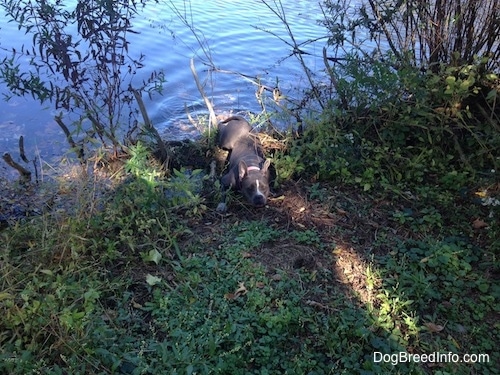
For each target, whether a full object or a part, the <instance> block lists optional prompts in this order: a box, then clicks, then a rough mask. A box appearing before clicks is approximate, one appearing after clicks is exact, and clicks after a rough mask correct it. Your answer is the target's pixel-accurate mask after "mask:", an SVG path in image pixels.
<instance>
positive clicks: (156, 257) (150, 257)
mask: <svg viewBox="0 0 500 375" xmlns="http://www.w3.org/2000/svg"><path fill="white" fill-rule="evenodd" d="M161 258H162V255H161V253H160V252H159V251H158V250H156V249H154V250H150V251H149V253H147V254H146V253H142V260H144V261H145V262H155V263H156V264H159V263H160V260H161Z"/></svg>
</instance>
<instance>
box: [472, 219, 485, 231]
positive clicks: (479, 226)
mask: <svg viewBox="0 0 500 375" xmlns="http://www.w3.org/2000/svg"><path fill="white" fill-rule="evenodd" d="M487 226H488V224H486V223H485V222H484V221H483V220H481V219H476V220H474V221H473V222H472V227H473V228H474V229H482V228H486V227H487Z"/></svg>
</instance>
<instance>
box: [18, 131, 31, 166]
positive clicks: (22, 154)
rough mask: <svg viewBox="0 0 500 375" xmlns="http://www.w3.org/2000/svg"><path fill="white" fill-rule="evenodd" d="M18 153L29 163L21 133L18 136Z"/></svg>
mask: <svg viewBox="0 0 500 375" xmlns="http://www.w3.org/2000/svg"><path fill="white" fill-rule="evenodd" d="M19 154H20V155H21V159H23V161H24V162H25V163H29V160H28V158H27V157H26V154H25V153H24V137H23V136H22V135H21V136H20V137H19Z"/></svg>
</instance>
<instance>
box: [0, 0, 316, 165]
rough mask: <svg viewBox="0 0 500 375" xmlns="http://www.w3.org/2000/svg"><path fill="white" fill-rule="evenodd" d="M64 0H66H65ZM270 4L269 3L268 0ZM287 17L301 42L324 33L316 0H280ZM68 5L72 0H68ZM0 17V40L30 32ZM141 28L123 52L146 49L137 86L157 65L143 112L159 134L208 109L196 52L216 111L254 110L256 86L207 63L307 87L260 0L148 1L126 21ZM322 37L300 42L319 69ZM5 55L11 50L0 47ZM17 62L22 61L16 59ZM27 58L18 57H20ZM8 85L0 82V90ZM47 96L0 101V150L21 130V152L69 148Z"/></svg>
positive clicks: (23, 39)
mask: <svg viewBox="0 0 500 375" xmlns="http://www.w3.org/2000/svg"><path fill="white" fill-rule="evenodd" d="M68 3H70V2H68ZM268 3H270V4H273V6H274V2H272V1H268ZM282 4H283V7H284V9H285V12H286V17H287V21H288V23H289V25H290V26H291V29H292V31H293V33H294V35H295V37H296V39H297V41H298V42H299V43H302V42H306V41H308V40H314V39H317V38H322V37H324V36H325V35H326V31H325V30H324V28H323V27H322V26H319V25H318V23H317V20H318V19H320V18H321V11H320V6H319V4H318V3H317V2H315V1H308V0H282ZM172 5H173V6H175V7H176V8H177V9H178V10H180V11H181V13H182V14H185V15H186V16H187V18H188V19H189V22H190V24H191V26H192V27H193V29H194V30H195V32H196V35H197V36H198V38H199V39H201V40H202V41H203V43H205V45H206V48H205V50H203V49H202V48H200V44H199V42H198V41H197V40H196V38H195V37H194V35H193V31H192V30H190V29H189V28H188V27H186V25H184V24H183V23H182V22H181V20H180V19H179V18H178V17H177V16H176V15H175V14H174V12H173V10H172ZM68 6H70V4H68ZM2 20H3V21H0V27H1V33H0V47H2V48H4V49H9V48H10V47H15V48H16V49H17V50H19V49H20V46H21V45H22V44H23V43H26V44H28V45H29V43H30V41H31V37H30V36H27V35H24V33H23V31H19V30H18V29H17V26H16V24H14V23H7V22H6V19H5V17H2ZM132 24H133V26H134V28H135V30H136V31H138V32H139V34H136V35H132V36H131V38H130V40H129V41H130V48H129V53H130V54H131V55H132V56H136V57H137V56H139V55H140V54H144V55H145V66H144V68H143V69H141V70H140V71H139V72H138V74H137V75H136V76H135V77H134V78H133V83H135V84H136V85H137V86H139V85H140V83H141V81H142V80H143V79H145V78H146V77H148V76H149V75H150V74H151V72H153V71H159V70H163V71H164V72H165V77H166V80H167V82H166V84H165V86H164V91H163V95H155V96H154V97H153V98H152V100H147V101H146V104H147V107H148V111H149V115H150V117H151V119H152V121H153V123H154V124H155V126H156V127H157V128H158V130H159V131H160V133H161V134H162V136H163V137H165V138H167V139H181V138H186V137H195V136H196V134H197V130H196V128H195V127H194V126H193V125H191V123H190V122H189V120H188V117H187V115H186V108H187V109H188V110H189V112H190V113H191V115H192V116H194V117H196V116H198V115H206V113H207V110H206V108H205V106H204V103H203V100H202V98H201V96H200V93H199V92H198V90H197V88H196V84H195V82H194V80H193V76H192V74H191V71H190V69H189V63H190V59H191V58H194V59H195V60H194V61H195V64H196V67H197V71H198V74H199V77H200V79H201V80H202V81H203V83H204V88H205V91H206V94H207V95H208V96H209V97H210V98H212V101H213V103H214V106H215V111H216V112H217V113H228V112H238V111H253V112H259V111H260V110H261V107H260V106H259V103H258V102H257V100H256V98H255V92H256V86H255V85H254V84H253V83H252V82H251V81H250V80H247V79H245V78H242V76H240V75H238V74H229V73H219V72H213V71H209V69H208V66H207V65H206V63H207V62H209V60H210V62H211V64H213V65H215V66H216V67H217V68H218V69H220V70H222V71H232V72H238V73H241V74H243V75H247V76H250V77H258V78H259V79H261V80H262V82H263V83H264V84H266V85H268V86H270V87H274V86H275V85H276V84H277V83H279V86H280V88H281V89H282V91H283V92H284V93H285V94H287V95H296V94H297V93H298V92H299V91H300V88H302V87H306V86H307V84H306V81H305V78H304V74H303V71H302V67H301V66H300V64H299V63H298V61H297V59H296V58H295V57H294V56H291V52H292V49H291V47H290V46H288V45H287V44H286V43H285V42H283V41H282V40H280V38H282V39H283V40H285V41H290V38H289V36H288V35H287V32H286V29H285V27H284V25H283V23H282V22H281V21H280V20H279V19H278V18H277V16H276V15H274V14H273V13H272V12H271V11H270V10H269V9H268V8H267V7H266V6H265V4H264V3H263V2H262V1H260V0H232V1H223V0H210V1H207V0H191V1H184V0H173V1H172V2H165V1H164V2H161V3H159V4H153V3H150V4H148V5H147V6H146V7H145V9H144V10H142V11H141V12H140V14H139V15H138V16H137V17H136V18H135V19H134V20H133V21H132ZM324 44H325V39H324V38H323V39H321V40H319V41H318V42H316V43H310V44H307V45H304V46H303V47H302V49H303V50H305V51H306V52H308V53H310V54H311V55H307V56H306V62H307V64H308V66H309V68H310V69H312V70H313V71H314V70H317V69H322V66H321V59H320V58H319V56H321V50H322V48H323V45H324ZM0 55H2V56H1V57H2V58H3V56H5V55H7V56H9V54H8V53H7V52H5V51H3V50H1V51H0ZM20 62H21V63H23V60H22V59H21V60H20ZM25 62H26V60H25V61H24V63H25ZM7 92H8V91H7V89H6V87H5V85H4V84H0V94H6V93H7ZM53 116H54V112H53V108H51V107H50V103H47V104H46V105H45V106H42V105H40V104H39V103H38V102H36V101H34V100H32V99H31V98H29V97H24V98H19V97H14V98H12V99H11V100H10V101H8V102H5V101H3V100H2V101H0V152H2V153H3V152H5V151H9V152H12V154H13V155H17V144H18V138H19V136H20V135H23V136H24V137H25V142H26V150H27V153H28V154H30V153H38V154H39V156H40V157H42V158H50V157H51V156H58V157H60V156H61V155H62V154H64V152H65V151H66V149H67V144H66V142H65V140H64V137H63V135H62V132H61V131H60V129H59V127H58V126H57V124H55V122H54V120H53Z"/></svg>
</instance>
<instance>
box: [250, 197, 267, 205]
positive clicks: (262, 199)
mask: <svg viewBox="0 0 500 375" xmlns="http://www.w3.org/2000/svg"><path fill="white" fill-rule="evenodd" d="M252 203H253V205H254V206H257V207H262V206H265V205H266V203H267V200H266V197H265V196H263V195H255V196H254V197H253V202H252Z"/></svg>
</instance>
